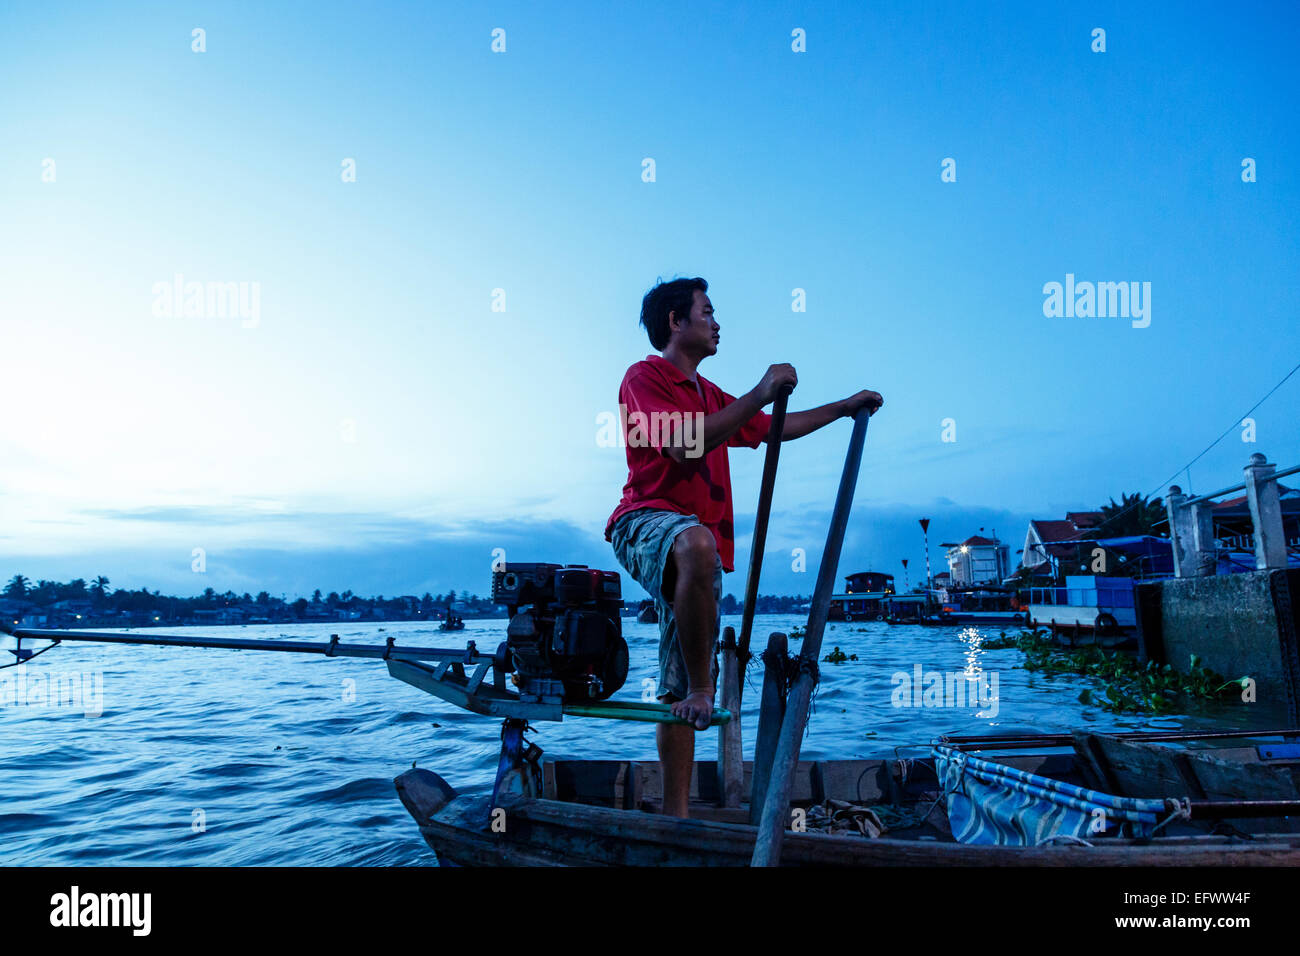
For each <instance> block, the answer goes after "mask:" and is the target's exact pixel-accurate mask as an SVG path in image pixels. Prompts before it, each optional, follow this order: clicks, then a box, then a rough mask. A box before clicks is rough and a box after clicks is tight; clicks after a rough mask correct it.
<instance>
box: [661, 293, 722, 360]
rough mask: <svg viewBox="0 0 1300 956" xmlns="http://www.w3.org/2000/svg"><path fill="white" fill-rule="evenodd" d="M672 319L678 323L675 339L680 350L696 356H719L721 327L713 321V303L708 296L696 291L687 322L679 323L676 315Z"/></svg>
mask: <svg viewBox="0 0 1300 956" xmlns="http://www.w3.org/2000/svg"><path fill="white" fill-rule="evenodd" d="M672 319H673V321H674V322H677V330H676V332H675V334H674V336H673V338H674V340H675V341H676V342H677V343H678V348H680V349H681V350H682V351H684V352H687V353H690V354H696V355H716V354H717V351H718V341H719V335H718V333H719V331H720V330H721V327H720V326H719V325H718V323H717V322H714V321H713V303H712V302H710V301H709V297H708V295H707V294H705V293H703V292H701V291H700V290H699V289H696V290H695V301H694V303H693V304H692V305H691V314H690V315H689V316H687V318H686V320H685V321H677V315H676V313H674V314H673V317H672Z"/></svg>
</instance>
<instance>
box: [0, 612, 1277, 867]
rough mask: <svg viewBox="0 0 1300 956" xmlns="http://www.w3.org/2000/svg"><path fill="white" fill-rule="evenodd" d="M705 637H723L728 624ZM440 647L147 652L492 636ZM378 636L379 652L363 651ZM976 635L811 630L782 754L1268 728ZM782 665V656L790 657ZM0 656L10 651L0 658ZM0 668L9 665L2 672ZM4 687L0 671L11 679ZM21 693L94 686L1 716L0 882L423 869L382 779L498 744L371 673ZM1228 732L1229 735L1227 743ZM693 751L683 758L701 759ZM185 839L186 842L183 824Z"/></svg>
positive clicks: (482, 729) (134, 674) (461, 781)
mask: <svg viewBox="0 0 1300 956" xmlns="http://www.w3.org/2000/svg"><path fill="white" fill-rule="evenodd" d="M724 623H726V624H731V625H733V626H735V627H737V629H738V628H739V625H740V621H739V618H738V617H736V618H731V617H728V618H725V619H724ZM804 623H806V622H805V620H804V619H803V618H801V617H797V616H794V615H759V616H758V618H757V620H756V622H755V634H754V648H753V649H754V652H755V655H756V659H755V662H754V664H753V665H752V666H751V669H750V674H749V677H748V680H747V684H746V690H745V705H744V712H743V720H744V727H745V729H746V738H745V753H746V757H747V758H748V757H749V756H750V755H751V754H752V750H753V739H752V734H753V729H754V728H755V727H756V726H757V714H756V708H757V703H758V698H759V690H760V687H761V682H762V670H761V664H760V663H759V662H758V661H757V654H758V652H760V651H761V650H762V649H763V647H764V646H765V645H766V640H767V635H768V634H769V633H771V632H772V631H776V630H781V631H785V632H787V633H788V632H789V631H790V630H791V629H792V628H793V627H794V626H795V625H803V624H804ZM467 625H468V626H467V629H466V630H465V631H462V632H459V633H456V634H446V633H444V632H441V631H438V630H437V629H435V628H432V627H430V626H428V625H420V624H389V625H381V624H352V623H335V624H310V625H266V626H254V627H240V628H219V627H214V628H184V629H179V630H175V631H168V633H187V634H193V635H212V636H232V635H233V636H239V637H259V638H267V637H270V638H274V637H277V636H279V635H281V634H284V635H286V636H292V637H295V638H299V639H301V638H322V639H323V638H325V637H327V636H328V635H329V634H330V633H338V634H339V636H340V638H341V639H342V640H345V641H358V642H359V641H373V642H374V643H376V644H381V643H382V642H383V639H384V638H385V637H387V636H389V635H390V634H391V635H394V636H395V637H396V638H397V641H398V643H401V644H422V645H426V646H462V645H463V643H464V641H465V640H467V639H469V638H474V639H476V640H477V642H478V645H479V646H480V647H481V648H489V647H495V646H496V644H497V643H499V641H500V640H501V639H502V638H503V632H504V621H469V622H467ZM381 629H382V630H383V633H380V631H381ZM624 633H625V636H626V637H627V639H628V644H629V648H630V650H631V660H632V666H631V671H630V673H629V676H628V681H627V683H626V685H625V686H624V687H623V689H622V690H621V691H620V692H619V693H618V694H617V695H616V698H617V699H623V700H636V699H638V698H639V696H640V689H641V686H642V681H643V679H645V678H653V677H654V676H655V672H656V666H657V665H656V661H657V657H656V646H657V641H658V628H657V626H656V625H653V624H638V623H636V622H635V620H634V619H632V618H626V619H625V620H624ZM997 633H998V632H997V631H996V630H990V629H982V628H979V629H977V628H973V627H966V628H957V627H919V626H892V627H891V626H889V625H887V624H883V623H877V622H871V623H858V622H854V623H838V624H831V625H829V626H828V628H827V633H826V635H825V638H824V641H823V655H824V654H825V653H827V652H829V651H830V650H831V649H832V648H833V647H835V646H839V647H840V648H841V649H842V650H843V651H844V652H845V653H846V654H856V655H857V657H858V659H857V660H856V661H851V660H850V661H846V662H845V663H842V664H826V663H823V664H822V665H821V675H822V683H821V685H820V687H819V688H818V691H817V695H816V697H815V700H814V713H813V717H812V720H811V722H810V728H809V733H808V734H807V736H806V737H805V739H804V743H803V755H804V756H805V757H808V758H814V759H824V758H855V757H868V756H881V755H891V754H894V753H895V752H897V750H898V749H899V748H906V749H905V750H904V751H903V752H905V753H910V754H919V753H922V752H924V746H925V745H926V744H927V743H928V742H929V741H930V740H931V739H932V738H934V737H935V736H936V735H938V734H941V733H959V734H979V733H1013V732H1018V731H1023V732H1045V731H1054V732H1059V731H1068V730H1070V729H1073V728H1076V727H1087V728H1090V729H1095V730H1108V729H1124V730H1143V729H1173V728H1177V727H1179V726H1182V725H1190V726H1198V727H1223V728H1226V729H1239V728H1248V727H1256V728H1263V727H1265V726H1280V725H1281V720H1280V717H1279V715H1277V714H1268V713H1266V712H1265V711H1264V710H1263V709H1262V705H1253V706H1252V707H1250V708H1245V707H1242V706H1236V707H1233V706H1231V705H1214V706H1211V707H1206V708H1204V709H1203V710H1201V711H1199V712H1198V713H1197V714H1195V715H1192V716H1183V717H1162V718H1142V717H1132V716H1127V717H1125V716H1115V715H1111V714H1108V713H1106V712H1104V711H1102V710H1100V709H1098V708H1096V707H1092V706H1085V705H1083V704H1081V703H1079V701H1078V696H1079V693H1080V692H1081V691H1082V690H1083V689H1084V688H1086V687H1091V688H1093V689H1096V688H1097V685H1096V684H1095V683H1094V682H1092V681H1090V680H1087V679H1085V678H1078V677H1071V676H1048V675H1044V674H1036V673H1031V672H1028V671H1025V670H1023V669H1022V668H1020V667H1019V664H1020V662H1021V660H1022V655H1021V654H1020V652H1019V651H1017V650H1014V649H1008V650H997V651H990V650H985V649H984V648H983V647H982V646H981V644H982V642H983V640H984V639H985V638H986V637H989V636H996V635H997ZM791 645H792V650H794V649H797V647H798V641H792V642H791ZM4 646H6V647H8V646H12V642H10V643H8V644H6V645H4ZM5 656H6V657H8V655H7V654H6V655H5ZM917 664H919V665H921V667H922V670H924V671H930V670H937V671H941V672H945V673H957V674H968V675H980V674H985V673H989V674H993V673H996V674H997V677H998V697H999V701H998V707H997V708H996V716H989V715H985V716H981V715H980V712H979V709H978V707H975V706H967V707H963V708H935V707H914V706H913V707H895V706H893V705H892V698H893V691H894V688H895V686H896V683H895V681H894V680H893V675H894V674H895V673H896V672H899V671H902V672H906V673H909V674H910V673H911V672H912V671H913V668H914V667H915V665H917ZM16 670H17V669H16V668H15V669H10V670H7V671H0V677H3V675H9V676H10V677H13V675H15V671H16ZM25 670H26V672H27V674H28V675H34V674H36V673H37V672H38V670H39V671H41V672H42V673H45V674H46V675H52V674H55V673H63V674H67V673H69V672H74V671H97V672H99V673H101V674H102V680H103V713H102V715H101V716H98V717H87V716H84V715H83V714H82V712H81V711H74V710H72V709H70V708H67V707H62V708H54V707H45V708H37V707H18V706H4V707H0V781H2V782H0V863H4V864H27V865H112V864H122V865H153V864H157V865H175V864H184V865H209V866H224V865H293V864H305V865H366V864H410V863H432V862H433V856H432V854H431V853H430V852H429V851H428V850H427V848H426V847H425V845H424V843H423V841H422V840H421V839H420V836H419V833H418V831H417V830H416V827H415V825H414V823H413V821H412V820H411V819H410V817H409V816H408V815H407V813H406V811H405V810H404V809H403V808H402V806H401V804H400V803H399V802H398V800H397V796H396V794H395V792H394V790H393V785H392V778H393V777H394V776H396V775H397V774H398V773H400V772H401V771H402V770H404V769H406V768H408V767H410V766H411V765H412V763H413V762H414V763H417V764H418V765H419V766H421V767H426V768H428V769H431V770H435V771H437V772H438V773H440V774H442V775H443V776H444V777H446V778H447V779H448V781H449V782H451V783H452V784H453V785H454V786H457V787H459V788H462V789H464V788H471V787H483V786H487V785H490V783H491V780H492V775H493V773H494V771H495V766H496V755H497V749H498V747H499V744H500V738H499V733H500V724H499V722H498V721H496V720H494V719H490V718H485V717H479V716H477V715H474V714H470V713H467V712H465V711H461V710H458V709H457V708H454V707H452V706H451V705H450V704H445V703H443V702H442V701H439V700H437V699H436V698H432V697H429V696H428V695H425V694H422V693H421V692H420V691H418V690H416V689H415V688H413V687H410V686H408V685H406V684H403V683H401V682H400V681H396V680H393V679H392V678H390V677H389V676H388V674H387V671H386V670H385V668H384V665H383V664H382V663H381V662H378V661H369V660H357V659H352V658H338V659H333V660H325V659H323V658H317V657H308V656H298V655H291V654H284V655H280V654H266V653H257V652H250V651H220V650H197V649H182V648H145V647H126V646H111V645H93V644H85V645H74V644H65V645H63V646H62V647H60V648H57V649H55V650H53V651H51V652H50V653H49V654H46V655H44V656H43V657H42V658H40V659H39V660H38V661H34V662H32V663H31V664H29V665H27V667H26V668H25ZM1247 719H1249V720H1250V723H1247ZM532 739H534V740H535V741H536V742H537V743H538V744H539V745H540V746H541V747H542V748H543V749H544V750H545V751H546V752H547V753H548V754H549V755H551V756H558V755H564V756H571V757H573V756H586V757H592V758H616V757H617V758H625V759H631V758H640V759H654V755H655V751H654V731H653V728H651V727H650V726H649V725H645V724H620V723H617V722H614V721H602V720H580V719H570V720H567V721H565V722H563V723H561V724H543V725H541V726H540V727H539V729H538V731H537V732H536V733H534V734H533V735H532ZM715 740H716V736H715V735H714V734H712V733H709V734H704V735H701V738H700V739H699V743H698V747H697V756H698V757H699V758H700V759H711V758H713V757H714V756H715V755H716V744H715ZM200 814H201V819H202V822H203V824H204V826H205V827H206V829H203V830H202V832H196V826H195V821H196V819H199V818H200Z"/></svg>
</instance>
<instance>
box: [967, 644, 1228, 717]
mask: <svg viewBox="0 0 1300 956" xmlns="http://www.w3.org/2000/svg"><path fill="white" fill-rule="evenodd" d="M981 646H982V647H983V648H984V649H985V650H1004V649H1008V648H1016V649H1017V650H1019V651H1021V652H1022V653H1023V654H1024V655H1025V663H1024V667H1025V670H1029V671H1042V672H1044V673H1046V674H1079V675H1082V676H1085V677H1091V678H1094V679H1096V680H1098V681H1100V682H1101V688H1100V691H1099V692H1098V691H1093V690H1092V689H1087V690H1084V691H1083V693H1081V694H1080V695H1079V701H1080V703H1084V704H1091V705H1093V706H1096V707H1101V708H1102V709H1104V710H1108V711H1110V712H1111V713H1115V714H1168V713H1174V712H1176V711H1177V710H1179V704H1180V702H1184V701H1186V700H1189V699H1199V700H1223V699H1226V698H1230V697H1232V696H1234V695H1236V694H1239V693H1240V691H1241V690H1242V689H1243V688H1245V687H1246V686H1248V685H1249V683H1250V678H1249V677H1239V678H1237V679H1235V680H1227V679H1225V678H1224V677H1223V675H1221V674H1218V673H1216V672H1215V671H1213V670H1211V669H1210V668H1208V667H1206V666H1205V665H1204V663H1203V662H1202V661H1201V660H1200V658H1198V657H1197V656H1196V655H1195V654H1193V655H1192V656H1191V661H1190V664H1189V667H1188V669H1187V671H1186V672H1179V671H1176V670H1174V668H1173V665H1171V664H1157V663H1156V662H1155V661H1148V662H1147V663H1146V664H1140V663H1138V661H1137V660H1136V659H1135V658H1133V657H1131V656H1128V655H1126V654H1122V653H1120V652H1118V651H1105V650H1102V649H1101V648H1099V647H1075V648H1065V647H1061V646H1059V645H1058V644H1056V643H1055V642H1054V641H1052V640H1051V639H1050V638H1049V637H1048V636H1047V634H1046V632H1045V631H1021V632H1020V633H1019V634H1016V635H1011V636H1008V635H1007V634H1006V633H1005V632H1004V633H1003V634H1001V635H1000V636H999V637H998V638H995V639H993V640H989V641H984V642H983V643H982V644H981Z"/></svg>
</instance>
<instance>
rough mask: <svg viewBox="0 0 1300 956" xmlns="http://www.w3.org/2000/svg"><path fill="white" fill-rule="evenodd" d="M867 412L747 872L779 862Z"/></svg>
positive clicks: (852, 445)
mask: <svg viewBox="0 0 1300 956" xmlns="http://www.w3.org/2000/svg"><path fill="white" fill-rule="evenodd" d="M870 417H871V412H870V411H869V410H868V409H866V408H865V407H864V408H861V409H859V410H858V413H857V415H856V416H854V419H853V435H852V437H851V438H850V439H849V452H848V455H847V457H846V458H845V460H844V471H843V473H842V474H841V475H840V487H839V491H837V492H836V494H835V510H834V511H833V512H832V514H831V526H830V530H829V531H828V532H827V534H826V549H825V550H824V551H823V552H822V559H821V566H820V567H819V568H818V569H817V587H816V590H815V591H813V600H812V608H811V609H810V610H809V612H808V630H807V633H806V635H805V637H804V639H803V646H802V647H801V648H800V650H799V663H800V670H799V676H798V678H796V679H795V682H794V686H793V687H792V688H791V689H790V695H789V697H788V698H787V700H786V708H785V720H784V721H783V722H782V724H781V737H780V739H779V740H778V741H777V746H776V756H775V758H774V759H773V762H772V780H771V782H770V783H769V784H768V788H767V796H766V798H765V799H764V801H763V815H762V818H761V820H760V822H759V826H758V840H757V843H756V844H755V846H754V856H753V859H752V860H751V864H752V865H753V866H776V865H777V864H778V863H779V862H780V860H781V841H782V839H783V838H784V836H785V825H786V822H787V820H788V818H789V813H790V786H791V782H792V779H791V778H792V777H793V776H794V771H795V768H796V767H797V766H798V764H799V746H800V744H801V742H802V740H803V733H804V726H805V725H806V724H807V722H808V705H809V702H810V701H811V700H812V692H813V686H814V684H815V683H816V677H815V676H814V675H815V674H816V672H817V659H818V655H819V654H820V653H821V646H822V633H823V632H824V631H825V629H826V617H827V614H828V613H829V611H830V605H831V594H832V592H833V591H834V589H835V575H836V574H837V573H838V572H839V563H840V549H841V548H842V547H843V545H844V532H845V530H846V528H847V527H848V523H849V512H850V510H851V509H852V507H853V491H854V488H855V487H856V486H857V483H858V468H859V467H860V466H861V464H862V443H863V441H864V440H865V439H866V437H867V421H868V420H869V419H870Z"/></svg>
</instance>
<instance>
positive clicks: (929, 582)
mask: <svg viewBox="0 0 1300 956" xmlns="http://www.w3.org/2000/svg"><path fill="white" fill-rule="evenodd" d="M921 537H922V538H923V539H924V540H925V590H926V592H927V593H928V592H929V590H930V588H932V587H934V579H933V578H931V577H930V519H929V518H922V519H921Z"/></svg>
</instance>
